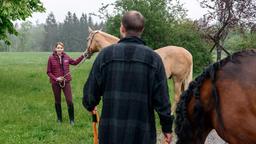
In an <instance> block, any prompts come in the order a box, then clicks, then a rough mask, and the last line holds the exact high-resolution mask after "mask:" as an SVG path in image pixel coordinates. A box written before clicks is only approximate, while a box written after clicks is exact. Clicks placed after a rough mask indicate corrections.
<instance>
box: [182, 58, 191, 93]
mask: <svg viewBox="0 0 256 144" xmlns="http://www.w3.org/2000/svg"><path fill="white" fill-rule="evenodd" d="M192 79H193V61H192V63H191V66H190V71H189V74H188V76H187V77H186V79H185V80H184V90H186V89H187V88H188V86H189V83H190V82H191V81H192ZM184 90H183V91H184Z"/></svg>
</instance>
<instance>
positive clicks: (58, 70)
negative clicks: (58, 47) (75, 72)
mask: <svg viewBox="0 0 256 144" xmlns="http://www.w3.org/2000/svg"><path fill="white" fill-rule="evenodd" d="M83 58H84V56H83V55H81V56H80V57H79V58H78V59H76V60H73V59H72V58H70V57H69V56H68V55H67V54H66V53H63V54H62V56H61V59H62V60H61V63H60V58H59V56H58V55H57V54H56V52H54V53H53V54H52V55H50V56H49V59H48V66H47V75H48V76H49V78H50V82H51V83H57V80H56V79H57V78H58V77H60V76H64V75H66V74H67V73H69V64H71V65H77V64H79V63H80V62H81V61H82V59H83ZM65 79H66V82H69V81H71V79H72V78H71V75H70V73H69V74H67V75H66V76H65Z"/></svg>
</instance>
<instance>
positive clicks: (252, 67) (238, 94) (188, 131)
mask: <svg viewBox="0 0 256 144" xmlns="http://www.w3.org/2000/svg"><path fill="white" fill-rule="evenodd" d="M255 71H256V50H255V49H254V50H247V51H242V52H237V53H235V54H233V55H231V56H229V57H227V58H225V59H223V60H221V61H220V62H217V63H214V64H212V65H210V66H209V67H208V68H206V69H205V71H204V72H203V73H202V74H201V75H200V76H198V77H197V78H196V79H195V80H194V81H193V82H191V83H190V85H189V88H188V89H187V90H186V91H185V92H184V93H183V94H182V95H181V99H180V102H179V103H178V106H177V109H176V114H177V116H176V121H175V123H176V129H175V132H176V134H177V136H178V141H177V144H202V143H204V141H205V139H206V137H207V135H208V134H209V132H210V131H211V130H212V129H215V130H216V131H217V133H218V134H219V135H220V137H221V138H223V139H224V140H225V141H227V142H228V143H230V144H233V143H256V140H255V137H256V126H255V121H256V110H255V104H256V103H255V102H256V94H255V90H256V73H255Z"/></svg>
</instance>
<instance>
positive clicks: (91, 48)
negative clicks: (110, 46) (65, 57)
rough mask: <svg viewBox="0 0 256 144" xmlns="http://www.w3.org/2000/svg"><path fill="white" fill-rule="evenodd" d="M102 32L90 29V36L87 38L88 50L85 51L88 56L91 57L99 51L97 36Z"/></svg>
mask: <svg viewBox="0 0 256 144" xmlns="http://www.w3.org/2000/svg"><path fill="white" fill-rule="evenodd" d="M99 32H100V30H94V31H93V30H92V29H91V28H90V27H89V35H88V37H87V48H86V50H85V52H86V54H87V55H88V56H89V57H90V56H91V55H92V54H93V53H95V52H98V51H99V44H98V43H97V34H98V33H99Z"/></svg>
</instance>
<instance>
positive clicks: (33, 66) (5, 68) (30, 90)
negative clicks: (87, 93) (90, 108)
mask: <svg viewBox="0 0 256 144" xmlns="http://www.w3.org/2000/svg"><path fill="white" fill-rule="evenodd" d="M68 54H69V55H70V56H71V57H73V58H76V57H78V56H79V54H80V53H68ZM49 55H50V53H43V52H40V53H32V52H31V53H27V52H26V53H0V74H1V76H0V99H1V100H0V144H31V143H33V144H45V143H47V144H56V143H58V144H80V143H81V144H91V143H92V140H93V133H92V123H91V115H90V114H89V113H88V112H87V111H85V109H84V108H83V106H82V88H83V85H84V83H85V81H86V79H87V76H88V73H89V71H90V69H91V66H92V63H93V60H94V58H95V56H94V57H93V58H91V60H86V61H85V62H84V63H83V64H81V65H80V66H79V67H78V68H75V67H72V66H71V73H72V77H73V80H72V91H73V101H74V107H75V126H74V127H72V126H70V125H69V123H68V112H67V106H66V103H65V98H64V96H63V94H62V111H63V124H61V125H58V124H57V122H56V114H55V109H54V97H53V94H52V90H51V86H50V83H49V79H48V77H47V74H46V66H47V60H48V56H49ZM171 83H172V82H169V89H170V91H171V92H173V91H172V90H171V86H170V85H171ZM170 94H171V93H170ZM171 95H173V94H171ZM99 109H100V108H99ZM157 127H158V130H160V127H159V123H158V126H157Z"/></svg>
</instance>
